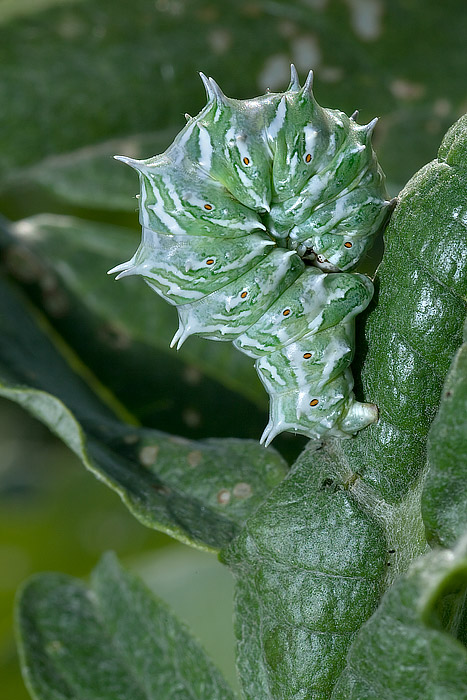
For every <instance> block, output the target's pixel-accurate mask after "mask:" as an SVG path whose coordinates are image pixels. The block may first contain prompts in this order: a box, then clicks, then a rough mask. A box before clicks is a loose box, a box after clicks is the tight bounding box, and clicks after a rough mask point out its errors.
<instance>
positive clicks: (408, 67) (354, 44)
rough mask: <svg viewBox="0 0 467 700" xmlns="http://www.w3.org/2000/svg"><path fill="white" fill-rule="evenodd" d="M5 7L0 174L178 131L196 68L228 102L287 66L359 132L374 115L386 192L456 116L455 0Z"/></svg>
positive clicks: (462, 64) (193, 106)
mask: <svg viewBox="0 0 467 700" xmlns="http://www.w3.org/2000/svg"><path fill="white" fill-rule="evenodd" d="M7 4H10V8H9V11H8V10H4V11H3V16H2V15H0V46H1V53H0V58H1V63H2V66H3V71H2V80H1V83H0V91H1V97H2V103H3V104H8V106H9V109H8V110H5V111H4V113H3V115H2V118H1V121H0V134H1V135H2V136H1V139H2V140H1V142H0V146H1V148H0V152H1V153H2V157H1V170H2V171H3V173H4V175H5V176H9V175H10V174H12V170H13V169H15V168H18V167H22V166H26V165H30V164H32V163H37V162H38V161H41V160H42V159H43V158H46V157H48V156H50V155H57V154H60V153H67V152H69V151H73V150H75V149H76V148H78V147H84V146H91V145H93V144H97V143H100V142H102V141H107V140H108V139H111V138H118V137H124V138H127V137H128V136H132V135H135V134H140V133H147V132H150V131H159V130H161V129H162V130H163V129H166V128H174V127H176V128H177V131H178V130H179V129H180V128H181V126H182V125H183V117H182V115H183V114H184V112H186V111H188V112H189V113H190V114H196V113H197V112H198V111H199V110H200V108H201V107H202V103H203V97H202V89H201V84H200V83H199V82H197V81H196V80H195V79H194V78H195V75H194V71H196V70H203V71H204V72H206V73H208V74H212V75H214V77H215V78H217V79H218V80H220V81H222V87H223V88H224V90H225V92H226V94H228V95H232V96H234V97H238V98H242V97H247V96H253V95H255V94H258V91H260V92H264V90H265V89H266V87H268V86H269V87H271V89H273V90H276V89H278V88H280V89H283V88H284V87H285V84H286V83H287V81H288V64H289V63H290V61H294V62H295V63H296V64H297V67H298V69H299V70H300V71H301V72H305V71H307V70H308V69H309V68H310V67H312V68H314V69H315V71H316V72H317V76H318V85H319V87H318V98H319V101H321V102H322V103H323V104H325V105H326V106H330V107H339V108H341V109H344V110H345V111H347V113H348V114H351V113H352V112H353V110H354V109H355V108H356V107H358V108H360V109H361V110H362V119H363V120H364V121H368V120H369V119H370V118H372V117H373V116H374V115H375V114H379V115H383V116H384V120H382V123H381V129H380V136H379V140H380V144H379V146H380V147H379V151H380V153H381V156H382V161H383V166H384V168H385V170H386V171H387V173H388V177H389V180H390V181H391V182H392V183H395V185H394V189H393V191H394V193H395V192H397V189H398V188H399V186H400V185H401V184H403V183H404V182H405V181H406V180H407V178H408V177H409V176H410V174H411V173H412V172H413V171H414V170H416V169H417V168H418V167H420V166H421V165H422V163H424V162H426V161H427V160H429V158H430V157H431V156H432V155H433V153H434V150H435V144H436V141H437V140H438V141H439V137H440V135H441V134H442V132H443V130H445V129H446V127H447V125H448V124H449V123H450V122H452V120H453V119H454V118H455V117H456V116H458V115H459V114H460V113H462V112H463V111H465V108H464V109H462V103H463V102H464V101H465V99H466V96H465V93H464V92H462V90H461V89H460V86H462V85H463V84H464V75H465V71H466V68H467V56H466V53H465V50H464V48H465V46H464V37H465V34H466V29H467V27H466V22H467V17H466V15H465V13H464V12H462V7H463V6H462V4H460V3H459V1H458V0H446V2H445V3H444V4H443V6H442V7H441V6H437V5H435V4H433V3H431V4H430V5H429V6H427V4H426V3H423V2H421V0H417V1H416V2H412V3H411V4H410V5H408V4H407V3H406V2H404V1H403V0H395V1H394V2H391V3H381V4H378V5H376V6H374V5H372V6H371V9H369V7H368V6H367V5H365V4H360V3H348V2H345V1H344V0H335V1H334V2H322V1H321V2H320V1H316V2H305V0H294V1H293V2H290V1H289V0H287V1H286V0H279V1H278V2H274V3H270V2H266V0H263V1H261V0H260V1H259V2H257V3H255V4H254V5H252V4H251V3H250V2H241V3H239V4H237V3H235V4H232V5H223V6H222V7H220V6H219V7H218V6H216V5H213V4H212V3H211V2H210V1H209V0H196V1H195V2H190V3H188V2H185V0H177V1H176V2H166V1H165V0H158V2H156V3H154V2H153V1H152V0H137V2H135V3H133V4H132V5H131V6H130V5H128V3H118V4H117V5H116V4H115V2H113V1H112V0H98V2H96V1H95V0H92V1H91V0H80V1H79V2H70V1H68V2H63V1H62V2H60V1H59V0H55V1H54V2H53V3H51V2H50V0H49V1H48V2H46V1H45V0H41V2H40V3H36V4H35V6H33V8H34V9H32V8H31V3H30V0H18V2H16V3H15V6H16V7H14V9H13V10H12V9H11V3H7ZM454 19H455V21H454ZM44 36H46V37H47V41H44ZM427 36H429V37H430V51H428V52H427V51H426V37H427ZM258 37H261V40H260V41H258ZM19 47H21V48H19ZM50 85H53V86H54V89H53V90H51V89H50ZM166 95H169V99H167V97H166ZM38 105H39V106H40V107H39V109H38ZM31 114H34V115H35V118H34V119H30V115H31ZM18 124H23V125H25V128H23V129H18ZM394 143H398V144H399V147H398V148H397V149H395V148H394ZM167 145H168V144H167ZM401 154H403V157H401ZM128 155H130V154H128ZM146 155H150V154H146ZM115 172H117V171H116V170H115ZM117 177H119V176H117ZM69 191H71V188H69ZM7 213H9V212H7Z"/></svg>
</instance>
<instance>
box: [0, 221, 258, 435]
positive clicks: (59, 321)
mask: <svg viewBox="0 0 467 700" xmlns="http://www.w3.org/2000/svg"><path fill="white" fill-rule="evenodd" d="M13 233H14V235H13V238H12V239H11V240H10V239H8V240H7V242H6V252H5V259H6V265H7V267H8V269H9V271H10V273H11V274H12V275H13V276H14V277H15V278H16V279H17V280H19V281H22V282H23V283H25V284H26V285H27V288H28V290H29V291H31V290H32V291H33V292H36V298H35V300H36V302H37V303H38V304H41V305H42V306H43V308H44V310H45V312H46V313H47V314H48V316H49V318H50V320H51V322H52V323H53V325H54V327H55V328H56V329H57V330H58V331H59V332H60V333H61V334H62V335H63V337H64V338H65V339H66V341H67V343H69V344H70V345H72V346H73V348H74V349H75V351H76V352H77V353H78V354H79V355H80V357H81V358H82V359H83V360H84V361H85V363H86V364H87V365H88V366H89V367H91V368H92V370H93V371H94V373H95V374H96V375H98V376H99V379H100V380H101V381H102V382H104V383H105V384H106V385H108V386H109V387H110V388H111V389H112V391H113V392H114V393H115V394H116V395H117V396H118V397H119V398H120V400H121V401H123V402H124V403H125V405H126V406H127V407H128V408H130V410H131V411H132V413H133V414H134V415H136V416H137V417H138V419H139V420H141V421H142V422H144V423H145V425H150V426H155V427H157V428H162V429H163V430H168V431H172V430H177V428H178V430H180V425H184V427H185V428H188V430H189V431H191V432H189V435H190V436H192V437H198V436H203V435H206V433H208V434H217V435H227V436H229V435H231V434H232V433H234V434H237V435H241V436H242V437H252V438H253V437H257V436H259V435H260V434H261V430H262V428H263V426H264V422H265V420H266V409H267V396H266V392H265V391H264V388H263V387H262V385H261V383H260V382H259V380H258V378H257V375H256V372H255V371H254V367H253V362H252V361H251V359H250V358H247V357H246V356H244V355H242V354H241V353H239V352H238V351H237V350H235V348H234V347H233V346H232V344H231V343H209V342H208V341H206V340H203V339H201V338H193V339H192V340H191V339H190V342H188V343H186V346H185V347H184V348H183V349H182V350H181V351H180V352H179V353H177V352H176V351H175V350H174V349H171V348H170V341H171V339H172V336H173V334H174V333H175V330H176V328H177V314H176V312H175V310H174V309H173V308H172V307H171V306H170V305H168V304H167V303H166V302H164V301H163V300H162V299H160V298H159V297H158V296H157V295H155V294H154V293H152V292H151V291H150V289H149V288H148V287H147V286H146V285H144V284H142V283H141V280H132V279H128V280H123V281H121V282H119V283H115V281H114V280H113V278H110V277H108V276H107V274H106V272H107V270H109V269H110V268H111V267H113V266H114V265H115V264H116V263H117V262H119V261H121V260H125V259H128V258H129V257H131V255H132V254H133V252H134V248H135V246H136V245H137V242H136V241H137V239H138V238H139V235H138V234H134V233H133V232H132V231H130V230H128V229H124V228H121V227H117V226H109V225H104V224H100V223H91V222H88V221H84V220H82V219H74V218H69V217H59V216H54V215H40V216H36V217H33V218H31V219H26V220H24V221H19V222H17V223H16V224H15V225H14V226H13ZM58 251H59V254H58ZM31 283H34V286H31ZM231 390H233V391H235V392H236V393H237V394H238V395H239V396H233V395H232V393H231ZM251 402H255V403H256V404H258V405H259V406H260V409H258V408H257V406H255V405H253V404H252V403H251ZM245 415H248V421H245V420H244V417H245Z"/></svg>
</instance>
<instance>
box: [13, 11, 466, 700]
mask: <svg viewBox="0 0 467 700" xmlns="http://www.w3.org/2000/svg"><path fill="white" fill-rule="evenodd" d="M466 36H467V6H466V5H465V2H464V0H444V2H442V3H439V2H437V1H436V0H391V1H386V0H257V1H255V2H253V1H251V0H250V1H247V0H245V1H242V0H238V1H237V2H235V1H234V2H230V3H224V2H220V1H219V2H215V1H214V0H133V2H131V3H129V2H126V1H124V0H0V105H1V106H0V213H1V214H2V215H3V216H4V217H5V218H6V219H8V220H10V221H12V222H15V223H14V232H15V234H16V235H17V237H18V240H19V241H20V242H21V241H22V242H24V245H18V246H17V247H16V249H15V250H14V251H13V252H12V251H11V250H10V251H9V253H8V255H6V256H3V260H2V267H3V270H4V273H5V274H8V275H9V276H10V277H11V278H12V279H14V280H15V283H16V284H17V285H18V286H20V287H22V289H23V290H24V291H25V293H26V294H27V295H28V296H29V298H30V299H31V300H33V302H34V303H35V304H38V305H41V306H42V308H43V311H44V314H45V315H46V316H47V318H48V320H49V322H50V324H51V326H52V327H53V329H54V331H56V332H58V333H59V334H60V335H61V336H62V337H63V338H64V340H65V342H66V343H68V344H69V345H70V346H71V347H73V348H74V349H75V351H76V352H77V353H78V354H79V356H80V358H81V360H82V362H83V363H85V364H86V366H87V368H88V369H89V372H91V373H92V375H93V376H97V377H99V380H100V381H101V382H103V384H104V385H106V386H109V387H110V388H111V389H112V391H113V392H114V394H115V396H116V397H117V398H118V400H120V401H122V402H124V403H125V405H126V406H128V407H129V409H131V411H132V412H133V414H134V415H136V416H137V418H138V419H139V420H140V421H141V422H142V423H143V424H145V425H148V426H151V427H154V428H158V429H160V430H164V431H167V432H170V433H174V434H178V435H184V436H186V437H189V438H202V437H207V436H230V435H234V436H237V437H245V438H254V439H257V438H258V436H259V435H260V434H261V431H262V428H263V426H264V424H265V422H266V412H267V400H266V396H265V395H264V392H263V390H262V388H261V387H260V385H259V382H258V380H257V378H256V375H255V373H254V371H253V368H252V366H251V364H250V361H249V360H248V358H246V357H244V356H242V355H241V354H240V353H238V352H236V351H232V349H231V348H230V345H229V346H228V345H227V344H220V343H208V342H207V341H198V340H197V339H190V341H189V342H188V343H187V344H186V348H184V349H183V350H182V351H181V352H180V353H179V354H178V355H176V354H175V353H173V352H171V351H169V348H168V342H169V340H170V338H171V336H172V335H173V333H174V331H175V329H176V325H177V324H176V314H175V312H174V310H173V309H171V308H170V307H169V306H168V305H166V304H164V303H163V302H159V300H158V299H157V297H156V295H154V294H153V293H151V292H150V290H149V289H147V288H146V287H145V285H143V284H142V282H141V280H132V279H130V280H125V281H122V282H120V283H119V284H118V285H115V284H114V283H113V281H112V280H111V279H110V278H108V277H106V276H105V272H106V270H107V269H109V268H110V267H112V266H113V265H115V264H117V263H119V262H121V261H123V260H125V259H128V257H129V256H130V255H131V254H132V252H133V251H134V249H135V248H136V245H137V243H138V241H139V225H138V221H137V203H136V199H135V194H136V191H137V180H136V176H135V174H134V173H133V172H132V171H130V169H129V168H125V167H124V166H123V165H122V164H120V163H117V162H115V161H113V160H112V158H111V156H112V155H113V154H115V153H120V154H124V155H129V156H134V157H148V156H150V155H153V154H155V153H158V152H161V151H163V150H165V148H167V146H168V145H169V144H170V142H171V140H172V138H173V137H174V135H175V134H176V133H177V132H178V131H179V130H180V129H181V128H182V127H183V125H184V123H185V120H184V116H183V115H184V113H185V112H188V113H190V114H192V115H195V114H196V113H197V112H199V110H200V109H201V108H202V107H203V105H204V102H205V97H204V90H203V88H202V84H201V81H200V80H199V78H198V75H197V71H199V70H202V71H203V72H204V73H206V74H207V75H212V76H213V77H214V78H215V79H216V80H217V81H218V82H219V83H220V85H221V87H222V89H223V90H224V92H225V93H226V94H227V95H229V96H232V97H236V98H246V97H252V96H255V95H257V94H261V93H263V92H265V91H266V89H267V88H269V89H271V90H272V91H276V90H277V91H281V90H283V89H285V88H286V86H287V84H288V81H289V71H290V69H289V64H290V63H291V62H294V63H295V65H296V67H297V69H298V71H299V74H300V76H301V78H302V80H304V79H305V76H306V73H307V72H308V70H309V69H310V68H312V69H313V70H314V72H315V95H316V97H317V99H318V101H319V102H320V103H321V104H322V105H324V106H327V107H331V108H339V109H342V110H343V111H345V112H346V113H347V114H351V113H352V112H353V111H354V110H355V109H359V110H360V117H359V121H361V122H362V123H363V122H368V121H369V120H370V119H372V118H373V117H374V116H379V117H380V121H379V124H378V127H377V130H376V132H375V137H374V145H375V149H376V150H377V152H378V156H379V160H380V163H381V165H382V167H383V169H384V171H385V172H386V175H387V185H388V190H389V193H390V194H391V195H395V194H397V192H398V191H399V190H400V189H401V187H403V185H404V184H405V182H406V181H407V180H408V179H409V178H410V176H411V175H412V174H413V173H414V172H415V171H416V170H417V169H418V168H420V167H421V166H422V165H423V164H424V163H426V162H428V161H429V160H431V159H433V158H434V157H435V156H436V152H437V148H438V145H439V143H440V140H441V138H442V136H443V134H444V133H445V131H446V130H447V128H448V127H449V126H450V125H451V124H452V123H453V122H454V121H455V120H456V119H457V118H458V117H459V116H461V114H463V113H465V112H466V111H467V81H466V78H465V76H466V75H467V50H466V41H465V37H466ZM5 271H6V272H5ZM133 283H136V286H134V284H133ZM132 285H133V286H132ZM133 290H134V291H133ZM130 292H131V294H130ZM135 294H136V295H138V298H139V304H138V308H135V306H134V304H133V302H132V300H134V298H135V296H134V295H135ZM224 346H225V347H224ZM122 368H124V369H123V371H122ZM220 407H222V410H220ZM303 444H304V441H302V440H301V439H296V438H294V437H293V436H289V437H285V438H283V439H282V441H279V442H278V443H277V447H278V449H279V450H280V451H281V452H282V453H283V454H284V455H285V456H286V457H287V458H288V459H289V460H292V459H293V457H294V456H295V455H296V454H297V453H298V452H299V450H300V449H301V448H302V446H303ZM107 549H113V550H115V551H116V552H117V553H118V555H119V556H120V557H121V558H122V559H123V560H124V562H125V563H127V564H128V565H129V566H130V567H131V568H132V569H133V570H135V571H139V572H140V573H141V574H142V575H143V576H144V577H145V579H146V580H147V582H148V583H149V585H151V586H152V587H153V588H154V589H155V590H157V592H158V593H159V594H160V595H161V596H162V597H165V598H166V600H168V602H169V603H171V604H172V605H173V606H174V607H175V608H176V610H177V611H178V613H179V615H180V617H182V618H184V619H185V620H186V621H188V622H189V623H190V624H191V625H192V627H193V628H194V629H195V631H196V634H197V635H198V637H200V638H201V639H202V641H203V643H204V645H205V647H206V648H207V649H208V651H210V652H211V653H212V655H213V657H215V659H216V660H217V662H218V664H219V665H220V666H221V667H222V668H223V670H224V671H225V673H226V674H227V676H228V677H229V679H232V678H233V661H232V659H233V637H232V632H231V624H230V618H231V609H232V604H231V596H232V584H231V581H230V578H229V575H228V573H227V572H225V571H224V570H223V569H222V567H221V566H220V565H219V564H217V562H216V559H215V557H214V556H212V555H208V554H203V553H201V552H197V551H194V550H190V549H189V548H188V547H182V546H181V545H176V544H174V543H173V542H172V541H171V540H169V538H167V537H166V536H164V535H160V534H158V533H155V532H153V531H151V530H148V529H145V528H144V527H143V526H142V525H140V524H139V523H138V522H136V520H134V518H132V516H131V515H129V513H128V512H127V511H126V509H125V507H124V506H123V505H122V504H121V503H120V501H119V499H118V498H117V496H116V495H115V494H113V493H112V492H111V491H109V490H108V489H107V488H106V487H105V486H104V485H102V484H100V483H98V482H97V481H96V480H94V479H93V478H92V477H91V476H90V475H89V474H88V473H86V472H85V470H84V468H83V467H82V466H81V464H80V463H79V462H78V460H77V458H75V457H74V456H73V455H72V454H71V453H70V452H69V450H67V449H66V448H65V447H64V446H63V445H62V444H61V443H60V442H59V441H58V440H57V439H56V438H54V437H53V436H52V435H51V434H50V433H49V432H48V431H47V430H46V429H45V428H44V427H43V426H42V425H41V424H39V423H38V422H37V421H35V420H34V419H32V418H31V417H29V416H28V415H26V414H25V413H24V412H22V410H21V409H20V408H18V407H17V406H16V405H13V404H10V403H8V402H6V401H5V400H2V401H0V665H1V667H2V669H1V677H2V691H3V695H4V697H5V698H8V700H26V698H27V697H28V695H27V693H26V690H25V689H24V688H23V685H22V681H21V679H20V676H19V670H18V666H17V661H16V654H15V646H14V640H13V635H12V604H13V596H14V592H15V590H16V588H17V587H18V585H19V584H20V583H21V582H22V581H23V580H24V579H25V578H26V577H27V576H29V575H30V574H32V573H34V572H36V571H44V570H59V571H63V572H66V573H69V574H72V575H77V576H86V575H87V574H88V572H89V570H90V569H91V568H92V567H93V566H94V565H95V563H96V562H97V560H98V558H99V556H100V554H101V553H102V552H103V551H105V550H107ZM206 599H208V600H209V602H210V606H211V607H208V606H207V604H206ZM213 610H214V613H213V612H212V611H213Z"/></svg>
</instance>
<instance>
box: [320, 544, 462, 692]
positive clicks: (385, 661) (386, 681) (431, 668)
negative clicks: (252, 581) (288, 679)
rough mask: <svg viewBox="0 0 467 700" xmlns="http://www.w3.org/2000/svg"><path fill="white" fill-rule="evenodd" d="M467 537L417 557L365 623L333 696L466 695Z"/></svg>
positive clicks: (353, 645)
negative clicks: (419, 557)
mask: <svg viewBox="0 0 467 700" xmlns="http://www.w3.org/2000/svg"><path fill="white" fill-rule="evenodd" d="M466 599H467V539H465V538H464V539H463V541H461V542H460V544H459V545H458V546H457V547H456V549H454V550H453V551H450V550H441V551H434V552H431V553H430V554H428V555H427V556H425V557H422V558H421V559H419V560H418V561H416V562H415V563H414V564H413V565H412V566H411V568H410V569H409V571H408V572H407V574H406V575H405V576H404V577H403V578H401V579H400V580H399V581H397V582H396V583H395V585H394V587H393V588H392V589H390V590H389V591H388V592H387V593H386V594H385V596H384V597H383V599H382V601H381V605H380V607H379V608H378V610H377V611H376V612H375V613H374V615H373V616H372V617H371V618H370V620H368V622H367V623H366V624H365V625H363V627H362V629H361V630H360V632H359V633H358V635H357V637H356V639H355V641H354V643H353V644H352V647H351V649H350V652H349V655H348V666H347V668H346V670H345V672H344V673H343V674H342V676H341V678H340V680H339V682H338V684H337V686H336V688H335V690H334V693H333V694H332V700H374V698H378V700H394V698H397V700H424V699H425V698H442V699H443V700H463V699H464V698H465V697H467V673H466V669H467V648H466V642H467V638H466V621H467V606H466Z"/></svg>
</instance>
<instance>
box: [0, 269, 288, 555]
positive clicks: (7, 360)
mask: <svg viewBox="0 0 467 700" xmlns="http://www.w3.org/2000/svg"><path fill="white" fill-rule="evenodd" d="M39 323H40V324H41V325H42V328H41V327H40V326H38V325H37V323H36V322H35V321H34V320H33V318H32V317H31V316H30V315H29V314H28V313H27V311H26V309H25V306H24V303H23V302H22V300H21V298H20V297H19V296H18V295H17V294H15V293H13V291H12V290H11V288H10V287H9V286H8V285H7V284H6V283H5V282H3V281H2V280H1V279H0V377H1V382H0V395H1V396H3V397H6V398H9V399H11V400H13V401H15V402H16V403H18V404H20V405H21V406H23V407H24V408H25V409H26V410H28V411H29V412H30V413H32V414H33V415H34V416H35V417H37V418H38V419H39V420H41V421H42V422H43V423H45V424H46V425H47V426H48V427H49V428H50V429H51V430H52V431H53V432H55V433H56V434H57V435H58V436H59V437H60V438H61V439H62V440H63V441H64V442H65V443H66V444H67V445H68V446H69V447H70V448H71V449H72V450H73V451H74V452H75V453H76V454H77V455H78V457H80V459H81V460H82V462H83V464H84V465H85V466H86V468H88V469H89V470H91V471H92V472H93V473H94V474H95V475H96V476H97V477H98V478H99V479H101V480H103V481H104V482H105V483H106V484H107V485H108V486H110V487H111V488H112V489H114V490H115V491H116V492H117V493H118V494H119V495H120V497H121V498H122V500H123V501H124V502H125V504H126V505H127V506H128V508H129V509H130V511H131V512H132V513H133V515H135V517H137V518H138V519H139V520H140V521H141V522H143V523H144V524H145V525H147V526H148V527H153V528H156V529H158V530H162V531H163V532H166V533H168V534H170V535H171V536H172V537H175V538H177V539H179V540H181V541H182V542H186V543H188V544H191V545H194V546H196V547H200V548H202V549H211V550H217V549H219V548H220V547H222V546H223V545H224V544H226V543H227V542H228V541H229V540H230V539H231V538H232V537H233V536H234V535H235V534H236V532H237V531H238V530H239V526H240V525H241V523H242V522H243V520H244V518H245V517H246V515H247V514H249V513H250V512H252V511H253V510H255V509H256V507H257V506H258V504H259V503H260V502H261V501H262V500H263V499H264V496H265V494H266V493H267V492H268V491H269V490H270V488H271V487H272V486H273V485H274V484H276V483H278V481H280V480H281V479H282V478H283V475H284V473H285V463H284V461H283V460H282V459H281V458H280V456H279V455H278V454H277V453H275V452H273V451H269V450H264V449H263V448H261V447H259V445H258V444H257V443H256V442H250V441H242V440H234V439H228V440H227V439H226V440H222V439H219V440H207V441H202V442H201V441H200V442H195V441H189V440H185V439H181V438H176V437H170V436H167V435H165V434H164V433H161V432H159V431H155V430H151V429H147V428H140V427H137V426H135V425H130V424H127V423H125V422H124V421H122V419H121V417H122V416H123V417H125V416H126V414H125V410H124V409H123V407H121V406H120V405H119V404H118V402H117V401H116V400H115V399H114V398H112V396H111V395H110V394H109V392H108V391H106V390H104V389H103V388H102V387H101V386H100V385H99V384H98V383H97V382H96V381H95V379H94V380H93V387H94V389H96V390H97V393H96V392H95V391H93V390H92V389H91V388H90V386H89V384H88V383H87V380H89V379H90V377H89V372H88V370H86V368H85V367H83V365H82V364H80V362H79V360H78V358H77V357H76V356H75V355H73V353H71V351H70V350H69V348H67V346H65V345H64V344H63V341H61V340H60V338H57V336H53V334H52V339H51V338H50V337H47V335H46V332H45V331H47V332H50V328H48V327H47V325H46V324H45V322H44V320H43V319H41V318H39ZM43 329H45V331H44V330H43ZM91 379H93V378H92V377H91Z"/></svg>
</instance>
